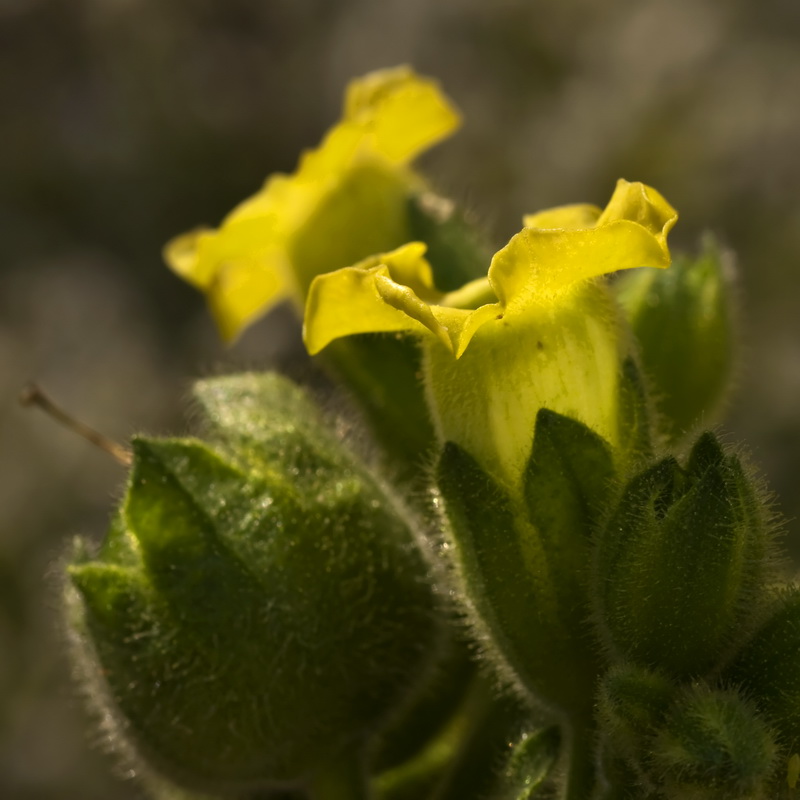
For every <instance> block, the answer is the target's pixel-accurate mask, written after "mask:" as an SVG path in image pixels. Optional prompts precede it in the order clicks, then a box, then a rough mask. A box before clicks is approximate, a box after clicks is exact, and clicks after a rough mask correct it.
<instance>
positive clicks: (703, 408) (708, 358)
mask: <svg viewBox="0 0 800 800" xmlns="http://www.w3.org/2000/svg"><path fill="white" fill-rule="evenodd" d="M732 294H733V292H732V288H731V265H730V263H729V259H726V257H725V256H724V254H723V253H722V251H721V249H720V247H719V245H718V244H717V243H716V242H715V241H714V240H713V239H712V238H710V237H708V238H706V240H705V242H704V244H703V248H702V251H701V253H700V255H699V256H697V257H696V258H692V257H690V256H685V255H684V256H679V257H677V258H675V259H674V260H673V263H672V266H671V267H670V268H669V269H667V270H652V269H643V270H636V271H633V272H630V273H628V274H626V275H624V276H622V277H621V278H620V280H619V281H618V283H617V284H616V295H617V299H618V300H619V302H620V304H621V305H622V308H623V310H624V311H625V314H626V316H627V318H628V321H629V322H630V325H631V328H632V330H633V333H634V335H635V336H636V339H637V341H638V343H639V346H640V355H641V362H642V368H643V370H644V372H645V374H646V375H647V378H648V380H649V381H650V383H651V389H652V391H653V398H654V400H655V404H656V406H657V408H658V410H659V412H660V421H661V423H662V428H663V433H664V434H665V435H666V436H667V438H668V439H669V441H670V442H677V441H678V440H679V439H681V438H682V437H684V436H686V434H687V433H689V432H690V431H692V430H694V429H695V428H696V427H697V425H699V424H702V425H704V426H708V425H710V424H711V423H713V422H714V421H715V419H716V415H717V412H718V409H719V406H720V404H721V403H722V401H723V400H724V398H725V395H726V393H727V390H728V386H729V385H730V381H731V376H732V372H733V365H734V344H735V342H734V330H733V328H734V321H733V314H734V312H733V308H732V306H733V297H732Z"/></svg>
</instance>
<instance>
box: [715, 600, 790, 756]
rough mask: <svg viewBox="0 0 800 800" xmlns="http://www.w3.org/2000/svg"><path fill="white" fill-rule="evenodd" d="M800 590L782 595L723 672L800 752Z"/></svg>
mask: <svg viewBox="0 0 800 800" xmlns="http://www.w3.org/2000/svg"><path fill="white" fill-rule="evenodd" d="M799 666H800V589H798V588H797V587H796V586H795V587H792V588H791V589H788V590H786V591H784V592H782V593H781V595H780V596H779V597H778V598H776V599H775V600H774V601H773V603H772V605H771V608H770V610H769V613H767V614H766V615H765V618H764V620H763V621H762V622H761V624H760V626H759V627H758V629H757V631H756V632H755V634H754V635H753V636H752V638H751V639H750V640H749V641H748V642H747V644H746V645H745V646H744V647H743V648H742V649H741V650H740V651H739V653H738V654H737V655H736V657H735V659H734V660H733V662H732V663H731V664H730V665H728V666H727V667H726V669H725V671H724V672H723V678H724V679H725V680H726V681H729V682H731V683H732V684H734V685H737V686H741V687H742V690H743V691H744V692H746V693H747V695H748V696H749V697H752V698H753V699H754V700H755V701H756V703H758V707H759V708H760V709H761V710H762V711H763V712H764V714H765V715H766V716H767V717H768V719H769V720H770V721H771V722H772V724H773V725H775V727H776V728H777V729H778V730H779V731H780V733H781V739H782V741H783V742H784V743H785V744H786V745H788V746H789V748H790V749H789V751H788V752H787V753H786V757H787V759H788V757H789V756H790V755H791V754H792V753H795V752H800V746H798V745H800V668H799Z"/></svg>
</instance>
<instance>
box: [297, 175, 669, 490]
mask: <svg viewBox="0 0 800 800" xmlns="http://www.w3.org/2000/svg"><path fill="white" fill-rule="evenodd" d="M676 220H677V214H676V213H675V211H674V209H673V208H672V207H671V206H670V205H669V203H667V201H666V200H665V199H664V198H663V197H662V196H661V195H660V194H659V193H658V192H656V191H655V190H654V189H651V188H649V187H647V186H644V185H643V184H641V183H628V182H627V181H624V180H620V181H619V182H618V183H617V187H616V190H615V192H614V194H613V196H612V197H611V200H610V201H609V203H608V205H607V206H606V208H605V209H604V210H601V209H600V208H597V207H595V206H589V205H574V206H564V207H561V208H555V209H550V210H547V211H543V212H540V213H538V214H534V215H531V216H528V217H526V218H525V220H524V222H525V227H524V228H523V229H522V231H520V232H519V233H518V234H516V235H515V236H514V237H513V238H512V239H511V241H510V242H509V243H508V244H507V245H506V246H505V247H504V248H503V249H502V250H500V251H499V252H498V253H497V254H496V255H495V256H494V258H493V259H492V262H491V265H490V267H489V272H488V276H487V277H486V278H485V279H480V280H478V281H474V282H472V283H470V284H467V285H466V286H465V287H463V288H462V289H460V290H458V291H456V292H451V293H449V294H443V293H441V292H438V291H437V290H436V288H435V286H434V283H433V278H432V272H431V268H430V265H429V264H428V263H427V261H426V260H425V258H424V252H425V246H424V245H423V244H421V243H419V242H412V243H410V244H407V245H405V246H404V247H401V248H399V249H397V250H394V251H393V252H390V253H386V254H383V255H378V256H373V257H371V258H369V259H367V260H366V261H362V262H361V263H359V264H357V265H356V266H353V267H348V268H345V269H340V270H338V271H336V272H332V273H330V274H327V275H320V276H319V277H317V278H316V279H315V280H314V282H313V283H312V285H311V288H310V291H309V295H308V300H307V305H306V316H305V330H304V337H305V341H306V346H307V348H308V350H309V352H310V353H312V354H314V353H317V352H319V351H320V350H321V349H323V348H324V347H325V346H326V345H327V344H328V343H329V342H331V341H332V340H334V339H336V338H339V337H341V336H348V335H350V334H355V333H366V332H378V331H384V332H412V333H417V334H422V335H423V339H424V341H425V356H426V383H427V391H428V397H429V401H430V405H431V408H432V411H433V414H434V419H435V422H436V425H437V428H438V431H439V434H440V436H441V437H442V439H444V440H449V441H454V442H456V443H458V444H460V445H461V446H462V447H464V448H465V449H466V450H467V451H468V452H470V453H471V454H472V455H473V456H474V457H475V458H476V459H477V460H478V461H479V462H480V463H481V464H482V465H483V466H484V468H485V469H486V470H487V471H489V472H490V473H491V474H493V475H494V477H495V478H496V479H497V480H500V481H501V482H503V483H504V484H506V485H507V486H509V487H512V488H513V487H516V486H517V485H518V480H519V476H520V475H521V471H522V469H523V468H524V465H525V463H526V461H527V458H528V456H529V454H530V450H531V444H532V441H533V427H534V422H535V419H536V414H537V412H538V410H539V409H540V408H542V407H545V408H549V409H551V410H552V411H556V412H558V413H561V414H565V415H567V416H570V417H573V418H575V419H578V420H579V421H581V422H584V423H585V424H587V425H589V426H590V427H591V428H593V429H594V430H596V431H597V432H598V433H599V434H601V435H602V436H604V437H605V438H606V439H608V440H609V441H610V442H611V443H612V445H614V444H616V443H617V440H618V414H617V407H618V401H617V393H618V383H619V367H620V362H621V358H622V356H623V355H625V354H626V348H627V346H628V345H627V337H626V336H625V335H624V330H623V329H622V328H621V322H620V319H619V315H618V314H617V311H616V307H615V306H614V303H613V301H612V299H611V297H610V295H609V294H608V292H607V290H606V288H605V286H604V285H603V284H602V283H601V282H599V281H597V280H595V279H596V278H599V277H600V276H602V275H605V274H607V273H610V272H615V271H617V270H621V269H630V268H633V267H640V266H651V267H662V268H663V267H667V266H669V263H670V255H669V250H668V249H667V243H666V237H667V234H668V232H669V230H670V229H671V228H672V226H673V225H674V224H675V222H676Z"/></svg>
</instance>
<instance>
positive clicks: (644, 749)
mask: <svg viewBox="0 0 800 800" xmlns="http://www.w3.org/2000/svg"><path fill="white" fill-rule="evenodd" d="M674 694H675V686H674V684H673V683H672V681H670V680H669V679H668V678H667V677H665V676H664V675H662V674H660V673H658V672H654V671H653V670H649V669H647V668H645V667H639V666H636V665H635V664H626V663H622V664H617V665H615V666H613V667H612V668H611V669H610V670H609V672H608V673H607V674H606V675H605V676H604V677H603V680H602V682H601V683H600V689H599V692H598V701H597V705H598V712H599V719H600V729H601V730H602V731H603V734H604V736H605V738H606V747H607V749H608V751H609V753H610V754H612V755H613V757H615V758H623V759H625V761H626V762H627V763H628V765H630V766H631V767H632V768H634V769H637V770H641V768H642V762H643V761H644V760H646V759H647V758H648V757H649V742H650V738H651V737H652V736H653V734H654V732H655V731H656V729H657V727H658V725H659V724H660V723H661V721H662V720H663V718H664V715H665V714H666V712H667V709H668V708H669V705H670V703H671V702H672V698H673V695H674Z"/></svg>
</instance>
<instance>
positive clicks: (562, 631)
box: [437, 412, 605, 715]
mask: <svg viewBox="0 0 800 800" xmlns="http://www.w3.org/2000/svg"><path fill="white" fill-rule="evenodd" d="M540 419H543V420H545V421H544V422H543V423H542V424H543V430H545V429H546V430H545V432H544V433H543V438H542V444H541V445H540V447H539V449H538V450H537V449H536V444H534V454H533V455H532V457H531V463H530V467H529V470H528V472H527V473H526V489H525V497H520V498H518V499H514V498H512V497H511V496H510V495H509V494H508V493H507V492H505V491H504V490H503V489H502V488H501V487H500V486H498V484H497V483H496V482H495V481H494V480H493V479H492V478H491V477H490V476H489V475H487V474H486V473H485V472H484V471H483V470H482V469H481V467H480V466H479V465H478V463H477V462H476V461H475V459H474V458H473V457H472V456H471V455H469V454H468V453H467V452H466V451H464V450H463V449H461V448H460V447H459V446H458V445H456V444H454V443H452V442H448V443H447V444H446V445H445V447H444V450H443V452H442V454H441V457H440V459H439V464H438V468H437V483H438V486H439V488H440V490H441V493H442V497H443V499H444V506H445V511H446V513H447V517H448V520H449V523H450V530H451V531H452V535H453V538H454V540H455V545H456V547H455V550H456V557H457V560H458V563H459V567H460V570H461V577H462V580H463V584H464V589H465V592H466V594H467V597H468V599H469V601H470V603H471V604H472V606H473V607H474V609H475V611H476V613H477V616H478V618H479V619H480V621H481V624H482V625H483V626H485V628H486V629H487V630H488V633H489V638H490V640H491V642H492V645H493V646H494V647H496V648H497V650H499V653H500V655H501V661H502V662H504V663H505V665H506V666H507V667H508V668H510V670H511V673H512V676H511V677H512V679H513V680H514V681H515V682H517V683H518V684H519V685H521V686H523V687H525V689H526V690H527V691H528V692H529V693H530V694H531V695H532V696H533V697H535V698H536V699H537V700H538V701H540V702H541V701H544V702H545V703H548V704H551V705H552V706H554V707H555V708H556V709H558V710H559V713H562V714H567V715H575V714H577V715H585V714H587V713H589V709H590V708H591V702H592V699H591V690H592V686H593V683H594V676H595V665H594V658H593V655H592V652H591V649H590V637H589V635H587V631H586V630H585V621H584V620H585V615H586V598H585V592H582V591H580V590H577V591H573V587H574V586H575V585H576V580H575V576H574V574H573V572H572V570H573V568H574V566H575V564H576V554H575V553H574V552H573V549H574V548H578V550H579V552H578V556H577V559H578V560H579V558H580V555H581V554H583V556H584V558H588V552H589V531H588V530H584V531H583V536H581V535H578V537H577V539H576V537H575V534H574V533H573V532H572V531H570V541H569V545H568V546H566V547H565V546H564V545H563V544H562V543H561V542H559V541H558V535H559V533H563V532H565V531H567V529H568V525H571V524H573V523H574V521H575V518H576V513H577V515H578V517H579V519H581V521H582V519H583V518H581V514H582V511H581V509H583V510H584V511H585V512H586V513H590V512H589V506H590V504H591V502H592V500H594V499H595V495H594V493H593V492H594V490H595V488H596V486H595V484H594V482H593V481H592V480H591V479H590V478H589V476H588V475H587V473H585V472H584V471H583V469H582V467H578V466H577V465H576V464H574V463H573V460H572V457H573V454H574V453H577V452H583V451H582V449H581V448H584V447H585V449H586V452H591V453H592V454H593V455H594V456H595V457H596V458H597V463H605V462H604V456H603V455H601V453H602V448H601V447H600V446H599V445H598V444H597V442H596V441H595V439H596V438H597V437H596V436H595V434H591V433H589V432H586V433H584V432H581V433H580V434H578V435H574V433H575V429H574V428H572V425H571V424H570V421H566V422H565V421H564V418H560V417H559V416H558V415H555V414H552V413H551V412H544V413H543V412H540ZM574 424H575V425H578V423H574ZM567 431H571V434H570V433H566V432H567ZM537 435H538V434H537ZM571 435H573V438H570V436H571ZM535 441H536V437H534V442H535ZM587 442H589V444H588V445H587V444H586V443H587ZM559 444H563V445H564V446H565V448H566V449H565V453H564V454H563V457H562V455H561V454H559V453H558V445H559ZM553 459H557V462H556V463H557V464H558V466H557V469H558V470H559V474H558V475H556V474H554V473H551V472H549V471H547V469H546V467H547V464H546V463H545V462H548V461H552V460H553ZM567 465H569V468H567ZM587 480H588V485H589V486H590V487H591V488H590V489H589V494H590V495H591V498H592V499H591V500H589V499H586V498H584V502H583V503H581V504H580V505H579V507H578V510H577V511H576V509H575V508H573V507H572V505H573V504H574V502H575V497H576V493H580V488H579V487H580V486H581V483H582V482H583V481H587ZM600 482H601V481H600ZM548 492H557V493H559V496H558V497H556V498H555V501H554V498H553V497H549V498H548V497H547V493H548ZM545 500H547V504H546V505H545V502H544V501H545ZM526 501H531V502H533V503H534V504H535V505H536V506H537V508H536V514H537V515H538V517H539V520H540V522H541V523H542V525H543V527H544V528H546V530H545V533H544V534H542V533H541V532H540V531H539V530H538V528H537V527H536V525H535V524H534V522H533V520H532V519H531V515H530V509H529V507H528V502H526ZM540 501H542V502H540ZM567 506H570V507H569V508H567ZM579 583H580V581H579V580H578V584H579ZM564 586H566V587H567V588H566V589H564V588H563V587H564Z"/></svg>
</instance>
